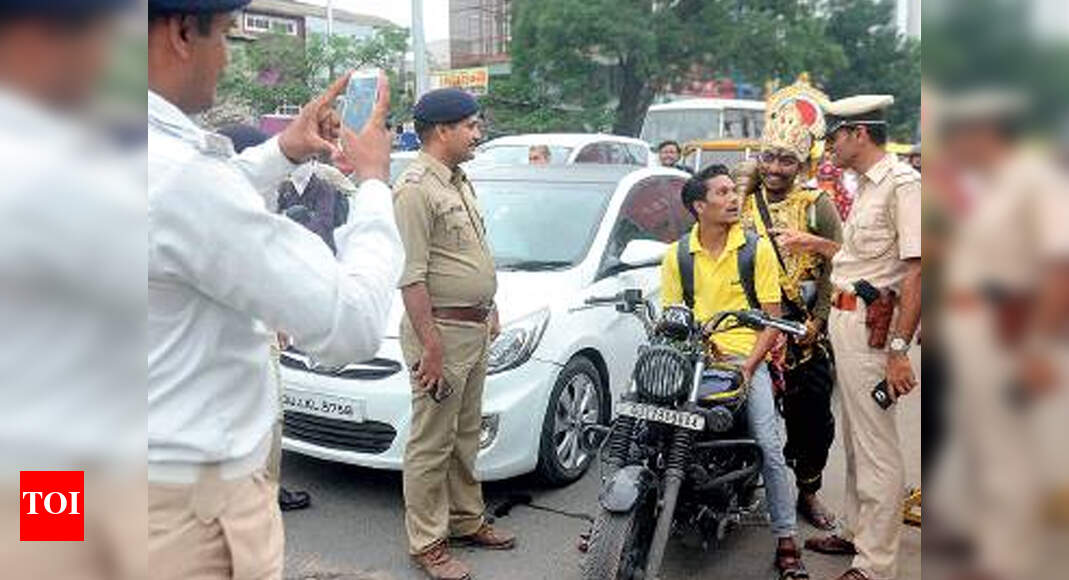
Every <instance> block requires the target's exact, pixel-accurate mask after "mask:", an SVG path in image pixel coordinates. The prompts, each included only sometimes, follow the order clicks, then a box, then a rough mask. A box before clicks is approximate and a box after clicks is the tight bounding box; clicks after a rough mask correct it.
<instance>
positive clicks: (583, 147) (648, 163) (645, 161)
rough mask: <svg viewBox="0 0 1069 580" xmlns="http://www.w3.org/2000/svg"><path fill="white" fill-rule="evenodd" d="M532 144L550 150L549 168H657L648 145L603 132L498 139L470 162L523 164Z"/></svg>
mask: <svg viewBox="0 0 1069 580" xmlns="http://www.w3.org/2000/svg"><path fill="white" fill-rule="evenodd" d="M534 145H545V146H547V147H549V153H550V156H549V162H550V164H551V165H567V164H573V163H600V164H606V165H638V166H641V167H654V166H657V165H658V163H657V159H656V156H655V155H653V154H652V152H651V150H650V144H649V143H647V142H645V141H643V140H641V139H635V138H633V137H621V136H619V135H606V134H603V133H529V134H525V135H510V136H507V137H499V138H497V139H493V140H491V141H487V142H486V143H483V144H482V145H480V146H479V148H478V149H477V150H476V153H475V159H474V161H472V162H471V163H473V164H483V163H494V164H500V165H526V164H527V152H528V150H529V149H530V148H531V147H532V146H534Z"/></svg>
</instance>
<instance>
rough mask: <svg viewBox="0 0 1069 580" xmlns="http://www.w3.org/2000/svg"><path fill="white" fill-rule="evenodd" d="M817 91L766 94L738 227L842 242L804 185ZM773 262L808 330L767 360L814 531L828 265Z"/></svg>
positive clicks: (823, 422)
mask: <svg viewBox="0 0 1069 580" xmlns="http://www.w3.org/2000/svg"><path fill="white" fill-rule="evenodd" d="M827 103H828V98H827V96H826V95H824V93H822V92H820V91H819V90H817V89H815V88H813V87H812V86H810V85H809V83H808V80H807V79H806V78H805V77H804V76H803V77H802V78H800V79H799V80H798V82H796V83H795V84H793V85H791V86H789V87H786V88H784V89H782V90H780V91H777V92H775V93H773V94H772V95H770V96H769V98H768V103H767V106H766V110H765V126H764V131H763V134H762V139H761V141H762V143H761V153H760V155H759V157H758V159H757V163H755V164H754V163H750V164H748V167H742V168H740V169H739V170H738V171H739V172H742V173H745V172H752V174H751V176H750V178H749V179H743V180H740V181H742V182H745V183H747V184H748V188H747V191H745V194H746V196H747V197H746V198H745V201H744V203H743V208H742V217H741V219H742V222H743V224H744V225H745V226H746V227H751V228H754V229H755V230H756V231H758V232H759V233H761V234H763V235H769V231H770V230H772V233H773V234H774V233H775V231H776V230H789V231H800V232H810V233H812V234H815V235H818V236H821V237H823V238H827V239H830V240H834V241H836V242H838V241H841V239H842V224H841V222H840V219H839V213H838V210H837V208H836V206H835V203H834V201H833V200H832V199H831V198H830V197H829V196H828V194H827V193H826V192H824V191H822V190H820V189H810V188H807V187H805V185H804V182H805V181H806V180H807V178H808V175H809V173H810V171H812V169H813V167H814V163H815V160H816V159H819V158H820V147H821V145H822V144H823V143H822V138H823V136H824V113H823V109H824V107H825V106H826V105H827ZM771 239H772V241H773V247H775V249H776V254H777V256H778V258H779V262H780V267H781V272H780V284H781V286H782V288H783V298H784V311H785V313H787V314H788V315H789V316H790V317H792V318H794V319H796V320H798V321H800V322H804V323H805V325H806V327H807V329H808V333H807V334H806V335H805V336H804V337H801V338H797V339H795V338H790V339H787V340H786V342H785V343H784V344H783V348H782V349H779V350H778V352H776V354H775V355H774V357H775V358H774V360H773V366H774V367H778V368H779V369H780V371H781V377H782V380H780V381H779V383H780V387H781V389H780V405H781V410H782V413H783V417H784V419H785V423H786V427H787V444H786V447H785V448H784V455H785V456H786V458H787V462H788V464H789V465H790V466H791V467H792V469H793V470H794V473H795V478H796V481H797V486H798V509H799V511H800V512H801V514H802V515H803V516H804V517H805V518H806V519H807V520H808V521H809V522H810V523H811V524H813V525H814V526H816V527H817V528H820V529H823V530H830V529H832V528H833V527H834V524H835V518H834V516H833V515H832V513H831V512H830V511H828V510H827V509H826V508H825V507H824V505H823V503H822V502H821V501H820V498H819V497H818V495H817V492H818V491H819V490H820V487H821V482H822V481H821V479H822V478H821V475H822V473H823V471H824V466H825V465H826V464H827V461H828V450H829V448H830V447H831V444H832V441H833V440H834V438H835V419H834V417H833V415H832V412H831V395H832V386H833V384H834V376H835V375H834V372H833V368H832V357H831V346H830V343H829V342H828V335H827V329H826V326H827V324H826V323H827V320H828V312H829V310H830V308H831V295H832V290H833V288H832V285H831V281H830V274H831V261H830V260H828V259H825V258H823V257H822V256H820V255H819V254H816V253H803V252H789V251H786V250H785V249H784V248H781V247H778V245H777V244H775V238H774V236H772V237H771Z"/></svg>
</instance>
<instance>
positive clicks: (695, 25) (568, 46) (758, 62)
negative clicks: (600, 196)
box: [507, 0, 845, 135]
mask: <svg viewBox="0 0 1069 580" xmlns="http://www.w3.org/2000/svg"><path fill="white" fill-rule="evenodd" d="M813 4H814V2H812V1H809V0H747V1H746V2H739V1H737V0H671V1H657V0H515V1H514V3H513V23H512V44H511V49H510V50H511V54H512V56H513V70H514V72H513V76H514V77H516V78H515V79H513V81H512V83H513V84H514V85H516V86H511V87H507V89H508V90H509V91H510V92H512V93H514V94H524V93H526V95H527V97H526V100H527V101H528V104H529V106H530V108H531V109H534V108H535V107H537V106H539V105H541V104H543V103H545V102H551V103H556V104H558V107H559V106H560V105H561V104H567V105H572V106H574V107H578V108H579V109H582V110H590V109H594V110H598V109H605V108H611V111H612V124H611V129H612V131H613V132H614V133H618V134H623V135H637V134H638V133H639V130H640V129H641V127H642V122H643V120H644V119H645V114H646V109H647V108H648V107H649V106H650V104H651V103H652V102H653V100H654V97H655V96H656V95H657V93H658V92H660V91H662V90H663V89H664V88H665V87H666V86H667V85H668V83H670V82H672V81H678V80H679V79H681V78H684V77H686V76H687V75H690V74H693V73H694V72H695V71H699V72H700V73H702V74H708V75H710V76H711V75H713V74H718V75H735V76H742V77H744V78H750V79H762V80H763V79H766V78H778V77H785V78H789V79H792V80H793V78H794V77H795V76H797V74H798V73H801V72H803V71H809V72H810V73H811V74H813V75H814V76H815V77H816V78H820V77H821V76H822V75H823V74H825V73H826V72H827V71H831V70H834V69H836V68H840V67H842V66H844V65H845V62H844V61H845V57H844V55H843V54H842V49H841V48H840V47H839V46H837V45H836V44H835V43H833V42H831V41H829V40H828V39H827V38H826V36H825V35H824V34H823V27H824V24H825V23H824V21H823V20H822V19H821V18H820V17H818V16H817V15H816V13H817V12H816V11H815V10H814V9H813ZM520 88H523V89H526V90H520ZM560 120H561V122H564V121H565V120H566V116H561V117H560Z"/></svg>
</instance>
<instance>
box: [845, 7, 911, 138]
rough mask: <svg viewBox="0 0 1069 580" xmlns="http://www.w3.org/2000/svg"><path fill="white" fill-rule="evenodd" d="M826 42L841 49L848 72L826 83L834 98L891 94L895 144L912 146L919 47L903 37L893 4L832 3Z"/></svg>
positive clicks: (891, 130) (890, 122)
mask: <svg viewBox="0 0 1069 580" xmlns="http://www.w3.org/2000/svg"><path fill="white" fill-rule="evenodd" d="M828 13H829V17H828V26H827V34H828V37H829V38H830V39H831V40H832V41H834V42H835V43H836V44H838V45H839V46H841V47H842V48H843V52H844V54H846V59H847V66H846V67H843V68H841V69H838V70H836V71H834V72H833V73H832V74H831V75H829V76H828V77H827V78H825V79H824V88H825V90H827V92H828V94H829V95H830V96H831V97H832V98H838V97H844V96H848V95H854V94H861V93H889V94H892V95H894V96H895V104H894V106H892V107H891V109H890V110H889V111H888V128H889V134H890V136H891V138H892V139H895V140H899V141H905V142H911V141H913V138H914V135H915V134H916V131H917V129H918V123H919V121H920V108H921V47H920V41H917V40H914V39H910V38H906V37H904V36H902V35H901V34H899V32H898V30H897V29H896V28H895V24H894V3H893V2H886V1H885V2H875V1H873V0H831V1H830V2H829V3H828Z"/></svg>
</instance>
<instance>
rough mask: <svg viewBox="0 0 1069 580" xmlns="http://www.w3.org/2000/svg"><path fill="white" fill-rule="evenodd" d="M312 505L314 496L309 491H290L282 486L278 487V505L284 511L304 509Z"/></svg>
mask: <svg viewBox="0 0 1069 580" xmlns="http://www.w3.org/2000/svg"><path fill="white" fill-rule="evenodd" d="M310 505H312V496H311V495H309V494H308V492H307V491H290V490H288V489H286V488H284V487H282V486H279V487H278V507H280V508H282V511H284V512H288V511H290V510H303V509H304V508H306V507H308V506H310Z"/></svg>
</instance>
